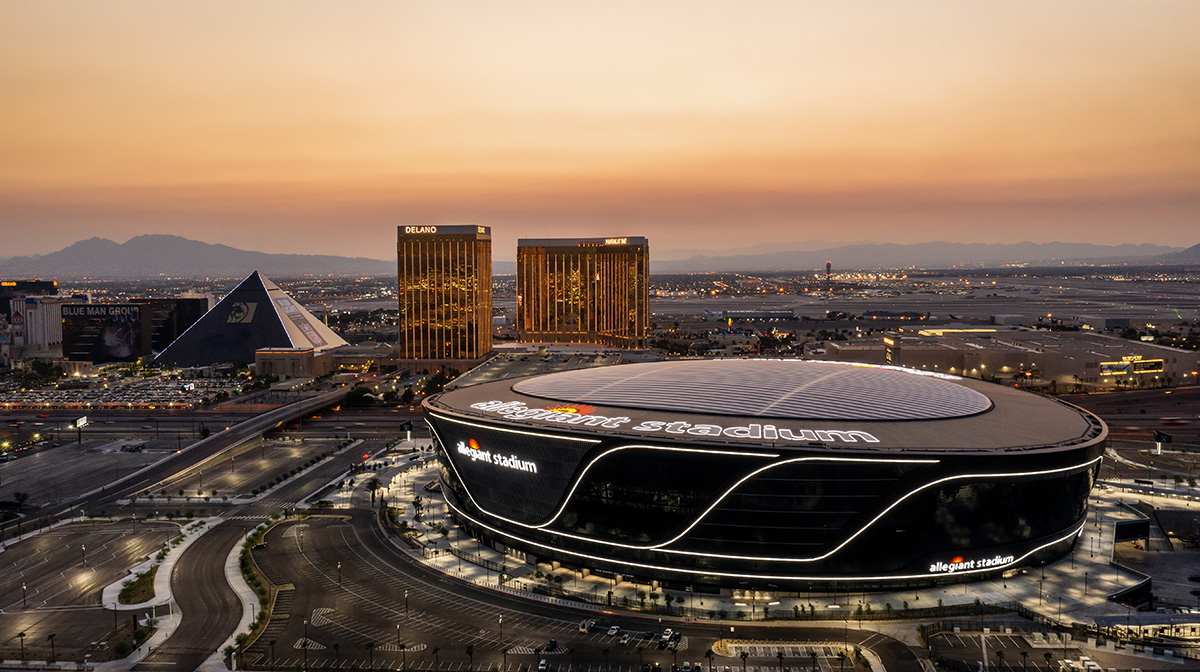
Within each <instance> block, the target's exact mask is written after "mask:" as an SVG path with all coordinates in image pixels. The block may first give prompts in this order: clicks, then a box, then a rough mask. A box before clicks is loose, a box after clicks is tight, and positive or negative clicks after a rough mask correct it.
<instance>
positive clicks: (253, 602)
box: [209, 514, 291, 669]
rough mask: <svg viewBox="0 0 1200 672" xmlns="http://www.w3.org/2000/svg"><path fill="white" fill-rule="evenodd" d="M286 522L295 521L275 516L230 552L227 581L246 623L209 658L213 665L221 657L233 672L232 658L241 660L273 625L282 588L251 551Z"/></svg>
mask: <svg viewBox="0 0 1200 672" xmlns="http://www.w3.org/2000/svg"><path fill="white" fill-rule="evenodd" d="M286 520H291V519H290V518H281V517H280V516H279V514H275V516H273V517H272V519H271V520H270V521H269V522H266V523H263V524H261V525H259V526H257V527H255V528H254V529H253V530H250V531H249V532H247V533H246V536H245V537H243V538H242V543H241V544H240V545H238V546H235V547H234V548H233V549H232V550H231V551H230V552H229V556H228V557H227V558H226V560H225V578H226V579H227V580H228V581H229V585H230V586H231V587H232V588H233V591H234V592H235V593H237V596H238V599H240V600H241V602H242V620H241V621H240V622H239V623H238V627H237V629H236V630H234V633H235V634H234V635H233V636H232V637H230V638H229V639H227V640H225V642H224V643H223V644H222V645H221V647H220V649H218V652H217V653H216V654H214V655H213V656H211V657H210V658H209V661H213V659H214V658H216V657H220V659H221V661H222V663H223V664H224V665H228V666H229V667H230V669H232V668H233V661H231V660H230V656H232V655H233V654H235V653H236V654H237V655H238V656H241V654H242V652H243V651H245V650H246V648H247V647H249V646H250V645H251V644H253V643H254V640H255V639H257V638H258V636H259V635H260V634H262V631H263V629H265V628H266V627H267V623H268V622H270V620H271V611H272V609H273V607H274V605H275V598H276V596H278V594H279V591H280V589H281V587H280V586H276V585H274V584H272V583H271V582H270V581H269V580H267V577H266V576H265V575H264V574H263V573H262V570H260V569H259V568H258V564H257V563H255V562H254V554H253V553H251V551H252V550H253V549H254V547H255V546H256V545H258V544H260V543H262V540H263V538H264V537H266V535H267V533H268V532H270V531H271V528H273V527H275V526H276V525H278V524H279V523H282V522H284V521H286ZM213 662H215V661H213Z"/></svg>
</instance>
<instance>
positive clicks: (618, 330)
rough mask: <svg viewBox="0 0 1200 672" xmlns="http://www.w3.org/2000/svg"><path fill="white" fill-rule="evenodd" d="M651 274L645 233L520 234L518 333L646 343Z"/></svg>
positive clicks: (559, 339)
mask: <svg viewBox="0 0 1200 672" xmlns="http://www.w3.org/2000/svg"><path fill="white" fill-rule="evenodd" d="M649 273H650V245H649V242H648V241H647V240H646V239H645V238H642V237H626V238H548V239H521V240H518V241H517V321H516V327H517V338H518V340H521V341H525V342H537V343H595V344H599V345H607V346H614V347H622V348H641V347H645V346H646V338H647V332H648V329H649V317H648V316H649V312H648V305H649V287H648V282H647V279H648V276H649Z"/></svg>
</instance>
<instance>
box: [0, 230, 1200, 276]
mask: <svg viewBox="0 0 1200 672" xmlns="http://www.w3.org/2000/svg"><path fill="white" fill-rule="evenodd" d="M825 244H828V243H827V242H826V241H809V242H808V243H795V244H793V245H791V246H788V245H786V244H785V245H777V246H774V248H773V249H775V250H776V251H771V252H760V251H759V250H761V249H764V248H762V247H756V248H744V249H742V250H736V252H740V253H737V254H724V255H711V254H710V255H702V254H693V255H692V256H688V257H687V258H680V257H681V256H682V252H684V251H681V250H675V251H673V252H672V251H669V250H668V251H665V252H664V253H663V255H662V257H663V258H658V257H656V256H655V254H654V248H653V246H651V251H650V258H651V269H652V271H653V272H654V273H694V272H703V271H723V272H729V271H746V272H755V271H808V270H824V268H825V262H826V261H832V262H833V265H834V268H835V269H837V270H846V269H876V268H922V269H948V268H981V267H996V266H1003V265H1010V264H1014V265H1015V264H1027V265H1032V266H1058V265H1064V266H1066V265H1074V264H1083V265H1088V264H1132V265H1155V264H1165V265H1196V264H1200V245H1195V246H1193V247H1190V248H1187V249H1182V248H1177V247H1166V246H1162V245H1150V244H1141V245H1095V244H1091V243H1029V242H1024V243H1011V244H984V243H971V244H967V243H946V242H932V243H917V244H910V245H900V244H895V243H869V242H864V243H856V244H852V245H841V246H835V247H827V248H826V247H824V245H825ZM780 247H785V248H787V249H784V250H780V249H779V248H780ZM815 248H819V249H815ZM688 252H690V251H688ZM254 270H258V271H259V272H261V273H263V274H265V275H268V276H275V277H296V276H300V275H307V274H313V275H394V274H395V273H396V262H395V261H394V260H379V259H367V258H363V257H337V256H331V255H308V254H268V253H265V252H252V251H248V250H239V249H236V248H232V247H229V246H227V245H213V244H209V243H203V242H200V241H196V240H190V239H187V238H182V237H180V236H171V235H160V234H153V235H144V236H137V237H135V238H131V239H129V240H128V241H126V242H125V243H115V242H113V241H111V240H107V239H105V238H89V239H87V240H82V241H79V242H77V243H75V244H73V245H70V246H68V247H66V248H63V249H62V250H59V251H58V252H52V253H50V254H44V255H32V256H24V257H12V258H9V259H6V260H4V261H2V262H0V276H4V277H7V278H24V277H49V278H81V277H93V278H145V277H152V276H157V275H166V276H174V277H242V276H244V275H246V274H248V273H250V272H251V271H254ZM492 272H493V274H495V275H511V274H513V273H515V272H516V264H515V263H514V262H512V261H501V260H495V261H494V262H493V265H492Z"/></svg>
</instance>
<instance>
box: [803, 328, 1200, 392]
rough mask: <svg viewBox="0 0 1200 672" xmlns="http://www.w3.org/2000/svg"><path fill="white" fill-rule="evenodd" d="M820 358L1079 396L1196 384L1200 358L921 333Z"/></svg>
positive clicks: (1073, 336) (1150, 347)
mask: <svg viewBox="0 0 1200 672" xmlns="http://www.w3.org/2000/svg"><path fill="white" fill-rule="evenodd" d="M810 356H812V357H813V358H816V359H827V360H837V361H845V362H861V363H866V364H893V365H897V366H903V367H906V368H910V369H920V370H926V371H937V372H941V373H950V374H954V375H958V376H966V377H968V378H983V379H987V380H994V381H997V382H1001V383H1009V384H1016V385H1019V386H1022V387H1047V388H1053V389H1054V390H1055V391H1059V392H1070V391H1073V390H1075V389H1077V388H1078V389H1085V388H1086V389H1115V388H1128V387H1134V388H1137V387H1164V386H1171V385H1183V384H1195V382H1196V380H1197V377H1196V375H1197V372H1198V371H1200V357H1198V356H1197V354H1196V353H1195V352H1190V351H1187V350H1179V349H1177V348H1169V347H1166V346H1162V345H1155V344H1153V343H1143V342H1141V341H1133V340H1128V339H1124V338H1117V337H1115V336H1106V335H1103V334H1098V333H1096V332H1090V331H1047V330H1034V329H1019V328H1015V327H1007V328H1004V329H990V328H968V329H954V328H946V329H939V328H926V329H922V328H919V327H918V328H915V329H900V330H896V331H893V332H889V333H888V334H887V335H886V336H884V337H882V338H857V339H852V340H850V341H829V342H828V343H826V344H825V347H824V349H823V350H821V351H816V350H813V351H810Z"/></svg>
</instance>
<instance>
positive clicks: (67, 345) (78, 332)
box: [62, 303, 150, 364]
mask: <svg viewBox="0 0 1200 672" xmlns="http://www.w3.org/2000/svg"><path fill="white" fill-rule="evenodd" d="M143 308H144V307H143V306H140V305H137V304H127V303H114V304H70V303H68V304H63V306H62V321H63V355H64V356H65V357H66V358H67V359H68V360H71V361H76V362H92V363H93V364H104V363H107V362H135V361H137V360H138V359H139V358H140V357H142V356H144V355H148V354H150V335H149V330H150V323H149V321H147V320H143V319H142V313H143Z"/></svg>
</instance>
